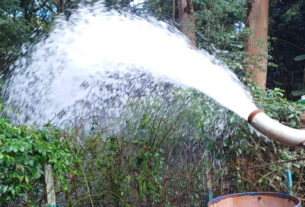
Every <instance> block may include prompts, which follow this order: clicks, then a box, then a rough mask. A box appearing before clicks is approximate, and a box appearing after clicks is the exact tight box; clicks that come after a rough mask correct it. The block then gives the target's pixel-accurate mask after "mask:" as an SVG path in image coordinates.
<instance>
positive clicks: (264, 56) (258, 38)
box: [245, 0, 269, 90]
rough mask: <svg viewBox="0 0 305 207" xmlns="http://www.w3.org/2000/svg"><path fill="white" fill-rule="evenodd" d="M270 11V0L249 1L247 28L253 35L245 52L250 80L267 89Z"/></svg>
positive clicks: (248, 39)
mask: <svg viewBox="0 0 305 207" xmlns="http://www.w3.org/2000/svg"><path fill="white" fill-rule="evenodd" d="M268 10H269V0H247V19H246V26H247V27H248V28H249V29H250V32H251V34H250V35H249V37H248V38H247V40H246V44H245V51H246V52H247V54H248V58H249V62H248V65H247V67H246V70H247V72H248V75H250V77H249V80H250V81H252V82H255V83H256V84H257V85H258V86H259V87H261V88H262V89H263V90H265V89H266V79H267V63H268Z"/></svg>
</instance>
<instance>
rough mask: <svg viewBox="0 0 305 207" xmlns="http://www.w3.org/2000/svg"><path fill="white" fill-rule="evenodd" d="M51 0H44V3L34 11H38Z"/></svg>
mask: <svg viewBox="0 0 305 207" xmlns="http://www.w3.org/2000/svg"><path fill="white" fill-rule="evenodd" d="M48 1H49V0H45V1H43V2H42V4H40V6H39V7H37V8H36V9H33V11H32V13H35V12H38V11H39V10H40V9H41V8H42V7H44V6H45V5H46V3H48Z"/></svg>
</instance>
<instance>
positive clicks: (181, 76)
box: [5, 4, 256, 123]
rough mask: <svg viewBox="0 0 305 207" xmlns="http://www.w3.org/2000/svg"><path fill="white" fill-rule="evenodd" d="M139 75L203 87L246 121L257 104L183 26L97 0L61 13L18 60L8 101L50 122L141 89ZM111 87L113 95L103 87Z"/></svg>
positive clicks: (8, 88)
mask: <svg viewBox="0 0 305 207" xmlns="http://www.w3.org/2000/svg"><path fill="white" fill-rule="evenodd" d="M142 73H145V74H150V75H151V77H153V82H156V81H170V82H173V83H175V84H178V85H179V86H186V87H192V88H195V89H198V90H199V91H202V92H203V93H205V94H206V95H208V96H210V97H212V98H213V99H215V100H216V101H217V102H219V103H220V104H222V105H223V106H225V107H226V108H228V109H231V110H232V111H234V112H236V113H237V114H239V115H240V116H241V117H243V118H245V119H246V118H247V117H248V115H249V114H250V113H251V112H252V111H254V110H255V109H256V107H255V105H254V104H253V103H252V101H251V98H250V96H249V95H248V93H247V91H246V90H245V89H244V87H243V85H242V84H241V83H240V81H239V80H238V79H237V77H236V76H235V75H234V74H233V73H232V72H231V71H230V70H229V69H227V68H226V66H224V65H221V64H219V63H217V61H215V60H214V58H213V57H211V56H209V55H208V54H207V52H204V51H199V50H197V49H195V48H192V47H191V46H190V44H189V41H188V40H187V39H186V38H185V37H184V36H183V35H182V34H181V33H180V32H179V31H177V30H175V29H173V28H172V27H170V26H169V25H167V24H166V23H163V22H158V21H157V20H155V19H153V18H149V19H144V18H141V17H137V16H134V15H131V14H120V13H118V12H115V11H105V9H104V8H103V7H102V6H101V5H100V4H97V5H95V6H94V7H90V8H83V9H80V10H78V11H77V12H76V13H75V14H73V15H72V16H71V18H70V20H69V21H65V20H64V18H59V19H58V20H57V24H56V26H55V28H54V30H53V31H52V32H51V33H50V35H49V37H48V38H47V39H45V40H44V41H41V42H40V43H38V44H37V45H36V46H35V47H34V52H32V53H31V55H30V58H21V59H20V60H19V61H17V62H16V68H15V69H14V72H13V75H12V78H11V79H9V80H8V81H7V82H6V84H5V85H6V92H7V94H8V100H7V101H6V103H7V104H8V105H12V106H14V107H13V108H17V110H18V111H20V113H21V115H20V117H21V119H22V120H27V121H28V122H34V120H35V122H36V123H46V122H47V121H48V120H51V119H52V118H53V117H54V116H55V115H56V114H58V113H59V112H60V111H61V110H62V109H66V108H67V107H71V106H72V105H73V104H75V103H76V102H78V101H84V100H85V102H86V101H90V99H91V98H92V97H95V98H98V97H101V98H104V99H105V98H111V97H113V96H118V95H119V96H122V97H121V99H122V100H126V99H127V98H128V93H126V92H124V93H123V92H122V93H120V91H121V90H118V88H130V87H133V88H136V89H142V87H143V86H142V85H141V84H139V83H141V81H140V82H139V81H138V79H139V77H140V78H141V77H142V75H141V74H142ZM114 77H115V78H114ZM125 77H129V78H127V79H128V81H124V79H125ZM133 77H135V78H133ZM148 77H149V76H148ZM136 80H137V81H136ZM94 86H98V87H94ZM109 87H112V88H113V92H112V93H111V94H109V93H106V92H105V91H104V90H105V88H109ZM123 91H124V90H123ZM105 96H106V97H105ZM123 102H124V101H123ZM76 110H81V109H76Z"/></svg>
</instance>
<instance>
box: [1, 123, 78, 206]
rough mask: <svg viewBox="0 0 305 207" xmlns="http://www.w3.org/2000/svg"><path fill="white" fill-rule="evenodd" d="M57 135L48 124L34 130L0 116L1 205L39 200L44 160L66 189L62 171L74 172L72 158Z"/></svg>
mask: <svg viewBox="0 0 305 207" xmlns="http://www.w3.org/2000/svg"><path fill="white" fill-rule="evenodd" d="M60 136H61V134H60V131H59V130H58V129H56V128H53V127H50V126H48V127H45V128H43V129H42V130H34V129H30V128H28V127H22V126H20V127H19V126H13V125H11V124H10V122H9V121H8V120H7V119H4V118H2V117H1V118H0V141H1V143H2V145H0V204H1V205H4V204H5V203H9V202H11V201H14V200H15V199H19V198H22V199H21V200H22V203H24V204H26V203H29V202H34V201H36V202H37V200H39V199H41V193H43V192H44V191H43V190H42V189H43V188H44V187H43V186H44V184H43V183H44V179H43V176H44V164H46V163H48V164H51V165H52V166H53V169H54V173H55V177H56V178H57V181H58V184H60V185H62V187H63V189H67V181H66V178H65V174H66V173H73V172H74V171H73V170H72V169H71V166H72V164H73V157H72V154H71V152H70V150H69V148H68V147H67V145H66V144H65V143H63V142H61V141H59V138H60Z"/></svg>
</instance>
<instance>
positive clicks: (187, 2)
mask: <svg viewBox="0 0 305 207" xmlns="http://www.w3.org/2000/svg"><path fill="white" fill-rule="evenodd" d="M193 13H194V7H193V4H192V0H178V15H179V22H180V25H181V26H180V29H181V31H182V32H183V33H184V34H185V35H186V36H187V37H188V38H189V39H190V41H191V43H192V44H193V45H194V46H196V36H195V20H194V18H192V14H193Z"/></svg>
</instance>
